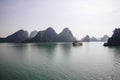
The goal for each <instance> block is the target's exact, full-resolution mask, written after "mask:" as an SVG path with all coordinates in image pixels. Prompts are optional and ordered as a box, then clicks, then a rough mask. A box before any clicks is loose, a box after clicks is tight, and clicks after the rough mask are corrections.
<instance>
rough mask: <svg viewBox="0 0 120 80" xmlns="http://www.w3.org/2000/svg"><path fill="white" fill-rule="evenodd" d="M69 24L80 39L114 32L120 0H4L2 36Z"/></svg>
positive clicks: (0, 4)
mask: <svg viewBox="0 0 120 80" xmlns="http://www.w3.org/2000/svg"><path fill="white" fill-rule="evenodd" d="M49 26H51V27H53V28H54V29H55V30H56V32H57V33H59V32H61V30H62V29H63V28H65V27H68V28H69V29H70V30H71V31H72V32H73V34H74V36H75V37H77V38H78V39H79V38H81V37H83V36H85V35H87V34H88V35H90V36H96V37H101V36H103V35H104V34H108V35H111V34H112V31H113V30H114V28H116V27H119V26H120V0H0V36H1V37H3V36H7V35H8V34H11V33H13V32H15V31H17V30H19V29H25V30H28V31H29V32H30V31H33V30H38V31H39V30H43V29H46V28H47V27H49Z"/></svg>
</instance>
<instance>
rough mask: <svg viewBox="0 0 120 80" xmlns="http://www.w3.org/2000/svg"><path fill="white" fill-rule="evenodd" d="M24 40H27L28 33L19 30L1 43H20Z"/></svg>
mask: <svg viewBox="0 0 120 80" xmlns="http://www.w3.org/2000/svg"><path fill="white" fill-rule="evenodd" d="M26 39H28V32H27V31H24V30H19V31H17V32H15V33H13V34H12V35H9V36H8V37H6V38H5V39H3V42H22V41H24V40H26Z"/></svg>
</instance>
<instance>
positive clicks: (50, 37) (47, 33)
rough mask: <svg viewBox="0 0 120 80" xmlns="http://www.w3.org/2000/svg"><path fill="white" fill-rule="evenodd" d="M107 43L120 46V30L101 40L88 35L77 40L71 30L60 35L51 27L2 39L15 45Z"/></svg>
mask: <svg viewBox="0 0 120 80" xmlns="http://www.w3.org/2000/svg"><path fill="white" fill-rule="evenodd" d="M73 41H81V42H101V41H102V42H107V43H104V46H119V45H120V28H118V29H117V28H116V29H115V30H114V33H113V35H112V37H108V36H107V35H104V36H103V37H101V38H96V37H94V36H93V37H89V35H86V36H85V37H83V38H82V39H81V40H77V39H76V38H75V37H74V36H73V34H72V32H71V31H70V29H69V28H64V29H63V30H62V32H60V33H59V34H58V33H56V31H55V30H54V29H53V28H52V27H49V28H47V29H46V30H43V31H36V30H35V31H32V32H31V33H30V34H29V33H28V31H25V30H23V29H21V30H19V31H17V32H15V33H13V34H11V35H9V36H7V37H5V38H0V42H1V43H5V42H15V43H39V42H73Z"/></svg>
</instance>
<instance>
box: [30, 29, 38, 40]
mask: <svg viewBox="0 0 120 80" xmlns="http://www.w3.org/2000/svg"><path fill="white" fill-rule="evenodd" d="M37 33H38V32H37V31H36V30H35V31H32V32H31V33H30V36H29V38H30V39H32V38H34V37H35V36H36V35H37Z"/></svg>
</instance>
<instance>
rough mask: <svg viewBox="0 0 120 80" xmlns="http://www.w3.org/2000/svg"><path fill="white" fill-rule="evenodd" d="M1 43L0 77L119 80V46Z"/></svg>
mask: <svg viewBox="0 0 120 80" xmlns="http://www.w3.org/2000/svg"><path fill="white" fill-rule="evenodd" d="M102 45H103V43H97V42H90V43H83V45H82V46H77V47H74V46H72V44H71V43H29V44H24V43H19V44H18V43H17V44H16V43H2V44H0V80H120V77H119V75H120V47H104V46H102Z"/></svg>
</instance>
